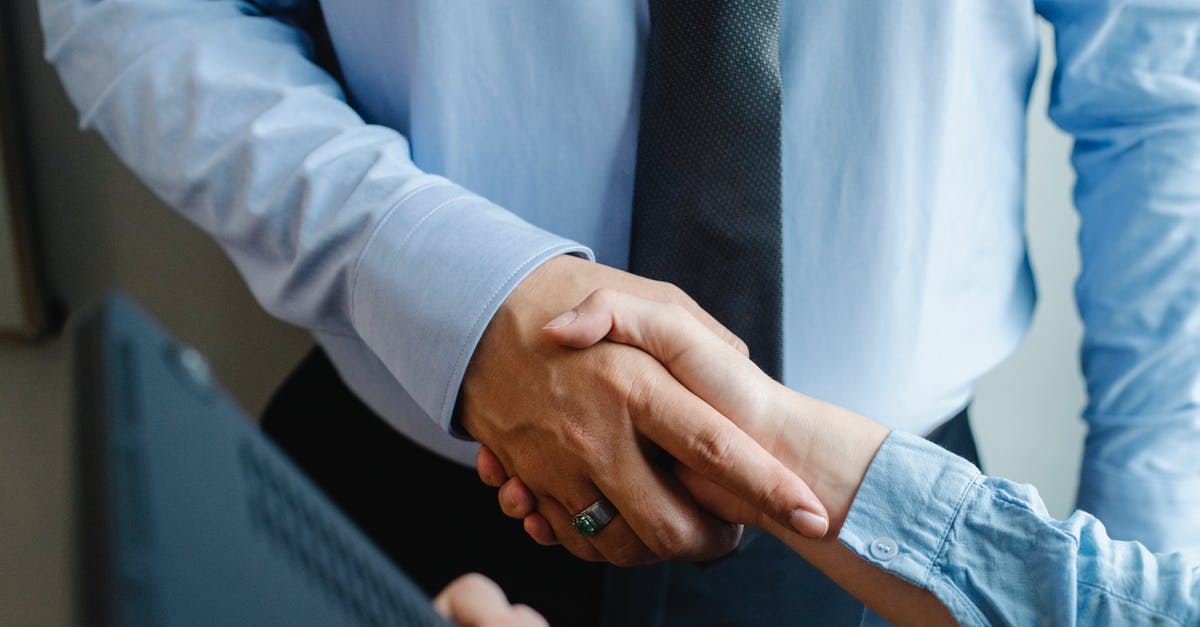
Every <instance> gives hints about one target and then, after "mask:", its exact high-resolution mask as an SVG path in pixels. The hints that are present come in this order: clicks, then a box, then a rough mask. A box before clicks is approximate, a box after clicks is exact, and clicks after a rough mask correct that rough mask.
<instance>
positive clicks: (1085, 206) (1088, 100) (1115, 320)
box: [1037, 0, 1200, 558]
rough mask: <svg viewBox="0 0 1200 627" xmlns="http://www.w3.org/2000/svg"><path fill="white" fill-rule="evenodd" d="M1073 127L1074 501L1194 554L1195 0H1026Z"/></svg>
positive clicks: (1198, 288) (1197, 480)
mask: <svg viewBox="0 0 1200 627" xmlns="http://www.w3.org/2000/svg"><path fill="white" fill-rule="evenodd" d="M1037 4H1038V11H1039V12H1040V13H1042V15H1044V16H1045V17H1046V18H1047V19H1048V20H1049V21H1050V22H1051V23H1052V24H1053V25H1054V29H1055V33H1056V47H1057V61H1058V62H1057V70H1056V72H1055V76H1054V82H1053V87H1052V90H1053V91H1052V94H1051V104H1050V115H1051V117H1052V118H1053V119H1054V121H1055V122H1056V123H1057V124H1058V125H1059V126H1061V127H1062V128H1063V129H1064V130H1066V131H1067V132H1069V133H1071V134H1073V135H1074V136H1075V147H1074V152H1073V155H1072V161H1073V164H1074V166H1075V170H1076V172H1077V174H1078V180H1077V182H1076V185H1075V203H1076V205H1077V207H1078V210H1079V212H1080V216H1081V229H1080V233H1079V243H1080V251H1081V255H1082V272H1081V274H1080V276H1079V280H1078V283H1077V285H1076V300H1077V304H1078V307H1079V312H1080V314H1081V316H1082V318H1083V322H1084V327H1085V333H1084V338H1083V344H1082V364H1083V372H1084V375H1085V377H1086V379H1087V387H1088V395H1089V403H1088V406H1087V409H1086V410H1085V413H1084V418H1085V419H1086V420H1087V422H1088V425H1089V435H1088V438H1087V443H1086V446H1085V450H1084V461H1083V466H1082V475H1081V480H1080V488H1079V502H1078V505H1079V507H1080V508H1081V509H1084V510H1087V511H1089V512H1091V513H1093V514H1095V515H1096V516H1098V517H1099V518H1100V519H1101V520H1103V521H1104V522H1105V524H1106V525H1107V526H1108V528H1109V530H1110V532H1111V533H1112V534H1113V536H1114V537H1119V538H1122V539H1129V540H1138V541H1141V542H1143V543H1145V544H1146V545H1147V546H1148V547H1150V548H1151V549H1153V550H1156V551H1165V550H1186V551H1189V552H1191V554H1192V555H1193V556H1195V557H1197V558H1200V498H1197V496H1196V495H1198V494H1200V455H1198V454H1197V451H1200V4H1198V3H1197V2H1195V0H1120V1H1118V0H1104V1H1101V0H1039V2H1038V3H1037Z"/></svg>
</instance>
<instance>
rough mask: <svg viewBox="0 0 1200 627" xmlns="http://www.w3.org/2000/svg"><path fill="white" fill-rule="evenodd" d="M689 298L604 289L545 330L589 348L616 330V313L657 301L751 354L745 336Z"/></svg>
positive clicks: (744, 353) (560, 339)
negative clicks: (665, 300) (654, 297)
mask: <svg viewBox="0 0 1200 627" xmlns="http://www.w3.org/2000/svg"><path fill="white" fill-rule="evenodd" d="M686 301H687V302H684V303H677V302H672V303H663V302H660V301H654V300H650V299H645V298H639V297H637V296H633V295H632V294H627V293H625V292H621V291H619V290H613V289H609V288H601V289H598V290H596V291H594V292H592V293H591V294H590V295H588V297H587V298H586V299H584V300H583V302H582V303H580V304H579V305H577V306H576V307H574V308H572V309H570V310H567V311H565V312H563V313H561V314H559V315H558V316H557V317H555V318H554V319H553V320H551V321H550V322H548V323H546V326H544V327H543V328H542V329H543V331H544V332H546V334H547V336H549V337H550V338H551V339H553V340H554V341H556V342H558V343H559V344H562V345H564V346H571V347H574V348H586V347H588V346H591V345H593V344H595V343H596V342H599V341H600V340H602V339H604V337H605V336H606V335H607V334H608V333H609V332H610V330H611V329H613V327H614V326H615V325H616V323H617V320H616V319H614V314H616V313H617V312H619V311H621V310H622V309H629V308H630V307H631V306H634V305H637V306H638V308H639V309H646V307H644V306H642V303H646V304H651V303H653V304H655V305H658V306H660V307H662V306H664V305H666V306H667V307H668V308H669V309H671V310H677V311H678V312H679V313H681V314H687V318H688V319H689V320H690V321H691V322H693V323H696V324H698V325H699V326H700V327H701V328H703V329H705V330H706V331H708V332H709V333H710V334H712V337H714V338H715V339H717V340H719V341H721V342H722V343H723V345H724V346H725V347H726V348H731V349H733V350H734V351H735V352H736V353H737V354H739V355H741V356H742V357H747V356H749V354H750V350H749V348H747V346H746V343H745V342H743V341H742V340H741V338H739V337H738V336H737V335H734V333H733V332H732V331H730V330H729V329H726V328H725V327H724V326H723V325H721V323H719V322H717V320H716V318H713V317H712V316H711V315H710V314H709V313H708V312H706V311H704V310H703V309H701V308H700V306H699V305H697V304H696V303H695V301H692V300H691V299H686ZM610 339H611V338H610ZM626 343H631V342H626Z"/></svg>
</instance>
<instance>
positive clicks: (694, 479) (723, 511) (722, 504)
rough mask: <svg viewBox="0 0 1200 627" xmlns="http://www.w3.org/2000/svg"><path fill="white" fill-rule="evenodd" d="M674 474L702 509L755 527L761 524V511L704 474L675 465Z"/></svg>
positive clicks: (681, 465)
mask: <svg viewBox="0 0 1200 627" xmlns="http://www.w3.org/2000/svg"><path fill="white" fill-rule="evenodd" d="M674 470H675V476H676V477H678V478H679V481H680V483H682V484H683V486H684V487H685V488H687V490H688V492H690V493H691V494H692V498H694V499H696V502H697V503H699V504H700V505H701V506H702V507H703V508H704V509H707V510H708V511H710V512H712V513H714V514H716V515H717V516H720V517H721V518H724V519H725V520H732V521H734V522H740V523H744V524H747V525H753V526H755V527H761V526H762V521H761V517H762V512H760V511H758V510H757V509H755V508H753V507H751V506H750V505H749V504H747V503H746V502H745V501H743V500H742V499H740V498H738V496H737V495H736V494H734V493H733V492H730V491H729V490H726V489H725V488H723V487H721V486H719V485H717V484H715V483H713V482H712V481H709V480H708V478H707V477H705V476H704V475H702V474H700V473H698V472H696V471H695V470H692V469H691V468H688V467H687V466H684V465H683V464H676V465H675V468H674Z"/></svg>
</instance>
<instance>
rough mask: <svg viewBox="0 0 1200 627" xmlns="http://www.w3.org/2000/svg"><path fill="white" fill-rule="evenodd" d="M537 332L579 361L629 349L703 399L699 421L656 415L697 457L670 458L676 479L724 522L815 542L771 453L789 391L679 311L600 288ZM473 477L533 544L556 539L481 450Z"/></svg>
mask: <svg viewBox="0 0 1200 627" xmlns="http://www.w3.org/2000/svg"><path fill="white" fill-rule="evenodd" d="M543 333H544V334H545V336H546V337H547V338H549V339H551V340H552V341H554V342H555V343H557V344H560V345H562V346H567V347H572V348H576V349H582V348H586V349H587V350H585V351H579V352H583V353H586V352H588V351H592V350H597V349H599V348H602V347H605V346H612V345H613V344H627V345H630V346H632V347H637V348H638V349H640V351H643V352H644V353H645V354H646V355H648V356H649V357H652V358H653V359H654V361H656V362H657V363H659V364H660V365H661V367H663V368H665V369H666V370H667V371H668V372H669V375H670V376H671V377H673V379H674V380H677V383H678V384H681V385H682V386H683V387H684V388H686V390H687V392H689V393H690V394H689V396H693V395H694V396H693V398H694V397H700V398H703V399H704V402H702V403H701V405H702V406H703V409H704V410H705V411H703V412H702V413H701V414H700V415H699V416H693V415H683V416H679V417H675V416H671V417H663V418H661V419H659V422H660V423H661V424H660V425H659V428H660V429H661V428H666V429H677V430H679V431H680V433H681V434H684V437H686V438H687V439H686V440H685V444H687V445H688V446H690V449H691V450H692V451H699V453H697V454H691V455H683V456H681V455H676V459H677V460H678V461H679V464H678V466H677V468H676V474H677V475H678V477H679V478H680V479H682V480H683V482H684V483H685V484H686V485H687V487H688V488H689V491H690V492H691V494H692V495H693V496H694V497H698V498H699V499H700V501H701V504H702V505H704V506H705V508H706V509H708V510H709V511H712V512H714V513H716V514H718V515H719V516H720V517H721V518H723V519H725V520H731V521H734V522H745V523H750V524H759V523H760V521H761V520H762V517H763V516H766V517H769V518H771V519H774V520H776V521H779V522H780V523H781V524H783V525H784V526H785V527H787V528H790V529H793V530H796V531H799V532H801V533H802V534H804V535H807V536H810V537H820V536H821V535H823V534H824V532H825V531H826V529H827V526H828V522H827V518H826V516H825V512H824V510H823V508H820V506H819V504H817V505H815V506H814V503H815V497H812V493H811V491H810V490H809V489H808V486H807V485H805V484H803V482H802V481H800V480H799V478H798V477H796V475H794V474H793V473H792V472H791V471H789V470H787V469H786V468H785V467H783V465H782V464H781V463H780V462H779V461H778V460H776V459H775V457H774V456H773V455H774V454H775V453H776V451H773V450H771V448H772V447H771V444H772V443H774V442H776V441H777V440H778V438H779V437H780V434H781V432H782V429H783V426H784V425H783V422H784V416H785V415H786V414H785V413H784V412H779V411H776V409H777V408H778V406H779V402H780V400H781V399H779V396H780V392H781V391H784V392H789V393H790V391H787V389H786V388H784V387H783V386H782V385H780V384H778V383H776V382H775V381H774V380H772V379H771V378H770V377H768V376H767V375H766V374H764V373H763V372H762V371H761V370H759V369H758V367H756V366H755V365H754V364H753V362H751V361H749V360H748V359H746V358H745V356H744V355H743V354H742V353H741V352H740V351H738V350H736V349H735V348H734V347H732V346H730V345H729V344H728V343H726V342H724V341H722V340H721V339H720V338H719V337H718V336H717V335H715V334H714V333H712V332H711V331H710V330H709V329H708V328H706V327H705V325H704V324H702V323H701V322H700V321H699V320H697V319H696V318H695V317H694V316H692V315H689V313H688V312H687V311H686V310H683V309H682V308H680V307H678V306H675V305H671V304H667V303H661V302H656V301H653V300H648V299H644V298H639V297H637V296H633V295H630V294H627V293H623V292H620V291H615V290H600V291H597V292H595V293H593V294H592V295H590V296H589V297H588V298H587V299H586V300H585V301H584V302H583V303H581V304H580V305H579V306H577V307H575V308H574V309H572V310H569V311H567V312H566V313H564V314H562V315H560V316H559V317H557V318H555V319H554V320H553V321H551V322H550V323H549V324H547V325H546V327H545V328H544V329H543ZM604 339H607V340H609V342H602V341H601V340H604ZM714 410H715V411H714ZM660 437H663V438H665V439H670V437H671V436H670V435H669V434H660ZM764 445H765V446H766V449H764V448H763V446H764ZM478 469H479V472H480V477H481V478H482V479H483V480H484V482H485V483H488V484H489V485H493V486H501V484H503V485H502V487H501V491H500V501H501V504H502V507H503V509H504V510H505V512H506V513H507V514H508V515H510V516H513V517H516V518H522V517H523V518H525V526H526V531H527V532H528V533H529V534H530V535H531V536H532V537H533V538H534V539H535V540H537V541H538V542H540V543H542V544H552V543H555V542H556V541H558V540H560V539H562V538H563V536H562V533H561V531H560V530H559V529H558V527H556V526H555V525H554V524H552V523H551V522H550V521H549V520H548V518H547V514H550V515H553V514H552V513H550V512H547V511H545V510H544V509H543V508H542V507H541V499H539V498H537V497H535V496H534V495H533V494H531V493H530V491H529V490H528V488H527V483H526V482H525V481H524V480H523V478H522V476H521V475H520V474H519V473H518V474H517V475H516V476H513V475H512V474H511V473H507V472H506V471H505V469H504V467H503V466H502V464H500V463H499V461H498V460H497V459H496V458H495V457H494V456H493V455H492V454H491V452H490V451H488V450H487V449H486V448H484V449H481V452H480V457H479V460H478ZM509 477H512V478H511V479H509ZM797 493H803V494H804V495H805V499H806V500H799V501H798V500H797V499H796V498H795V497H794V496H793V495H794V494H797ZM732 494H737V495H739V496H738V498H733V497H732Z"/></svg>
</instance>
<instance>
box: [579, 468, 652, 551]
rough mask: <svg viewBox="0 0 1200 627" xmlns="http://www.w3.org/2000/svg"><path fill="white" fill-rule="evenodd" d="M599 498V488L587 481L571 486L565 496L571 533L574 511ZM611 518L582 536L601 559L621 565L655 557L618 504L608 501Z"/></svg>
mask: <svg viewBox="0 0 1200 627" xmlns="http://www.w3.org/2000/svg"><path fill="white" fill-rule="evenodd" d="M601 498H602V496H601V492H600V490H599V488H597V487H596V486H595V485H593V484H591V483H581V484H579V485H577V486H576V489H574V490H572V492H571V496H570V497H569V498H568V499H567V500H566V502H567V503H569V504H570V505H571V509H570V511H569V512H568V514H569V517H568V522H569V523H570V528H571V533H573V534H575V535H579V531H578V530H577V529H576V528H575V526H574V517H575V514H578V513H579V512H582V511H583V510H584V509H586V508H588V507H590V506H591V505H592V504H593V503H596V502H597V501H598V500H600V499H601ZM608 506H609V507H610V508H612V509H613V510H614V511H613V518H612V519H611V520H609V521H608V523H607V524H606V525H605V526H604V527H602V528H601V529H600V531H598V532H597V533H596V534H595V535H591V536H580V537H584V538H585V539H586V540H587V541H588V542H591V543H592V546H594V547H596V550H597V551H599V552H600V554H601V555H602V556H604V561H606V562H608V563H610V564H614V565H616V566H621V567H630V566H638V565H641V564H648V563H650V562H655V561H658V560H659V557H658V555H656V554H655V552H654V551H652V550H651V549H650V547H648V546H647V545H646V543H645V542H643V541H642V539H641V537H640V536H639V534H638V533H636V532H635V531H634V530H633V529H632V528H631V527H630V523H629V521H628V519H627V518H626V517H625V516H623V515H622V513H621V509H620V506H619V505H616V504H615V503H614V502H611V500H610V502H609V504H608Z"/></svg>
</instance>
